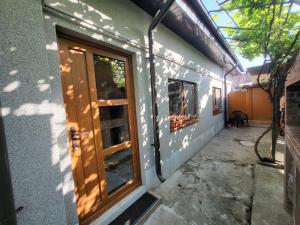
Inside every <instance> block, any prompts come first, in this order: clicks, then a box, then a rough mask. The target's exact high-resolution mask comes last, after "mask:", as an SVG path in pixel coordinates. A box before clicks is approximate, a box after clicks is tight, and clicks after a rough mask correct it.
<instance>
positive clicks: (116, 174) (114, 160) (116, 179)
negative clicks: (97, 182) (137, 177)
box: [105, 148, 133, 194]
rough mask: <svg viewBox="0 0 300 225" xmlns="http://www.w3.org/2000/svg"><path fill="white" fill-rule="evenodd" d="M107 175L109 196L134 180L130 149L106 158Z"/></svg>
mask: <svg viewBox="0 0 300 225" xmlns="http://www.w3.org/2000/svg"><path fill="white" fill-rule="evenodd" d="M105 175H106V181H107V192H108V194H111V193H112V192H114V191H116V190H117V189H118V188H119V187H121V186H123V185H124V184H125V183H126V182H128V181H130V180H132V179H133V165H132V154H131V150H130V149H129V148H127V149H124V150H122V151H118V152H116V153H114V154H112V155H110V156H106V157H105Z"/></svg>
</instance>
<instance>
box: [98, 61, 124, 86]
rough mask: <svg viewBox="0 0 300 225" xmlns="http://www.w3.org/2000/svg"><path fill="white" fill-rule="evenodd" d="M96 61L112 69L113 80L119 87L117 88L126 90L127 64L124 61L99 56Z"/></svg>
mask: <svg viewBox="0 0 300 225" xmlns="http://www.w3.org/2000/svg"><path fill="white" fill-rule="evenodd" d="M96 60H97V61H100V62H102V63H104V65H107V66H108V67H109V68H110V70H111V75H112V80H113V82H114V83H115V84H116V85H117V88H125V86H126V83H125V63H124V62H123V61H121V60H118V59H112V58H108V57H105V56H97V57H96Z"/></svg>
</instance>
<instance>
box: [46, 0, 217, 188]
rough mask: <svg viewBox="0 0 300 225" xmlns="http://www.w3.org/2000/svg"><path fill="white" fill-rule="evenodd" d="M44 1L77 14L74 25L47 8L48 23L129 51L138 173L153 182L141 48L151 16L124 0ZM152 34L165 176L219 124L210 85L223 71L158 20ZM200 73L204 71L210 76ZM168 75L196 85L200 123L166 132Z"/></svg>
mask: <svg viewBox="0 0 300 225" xmlns="http://www.w3.org/2000/svg"><path fill="white" fill-rule="evenodd" d="M45 2H46V4H47V5H49V6H51V7H53V8H55V9H57V10H59V11H62V12H64V13H66V14H68V15H71V16H72V17H74V18H76V19H79V22H78V21H77V24H76V22H74V21H76V20H74V19H73V23H72V22H70V21H67V19H62V18H58V17H56V16H54V15H52V14H51V13H50V14H47V16H48V18H47V19H46V21H47V22H48V23H49V24H52V25H53V26H60V27H65V28H67V29H70V30H73V31H76V32H79V33H81V34H84V35H87V36H88V37H91V38H93V39H95V40H98V41H99V43H100V44H104V45H107V46H109V47H113V48H117V49H119V50H121V51H125V52H128V53H130V54H132V56H133V60H134V62H135V63H134V68H133V69H134V81H135V95H136V100H137V101H136V102H137V105H136V109H137V120H138V134H139V151H140V156H141V167H142V172H143V173H142V175H143V177H144V184H146V185H147V186H148V187H153V186H155V185H157V184H158V181H157V179H156V176H155V169H154V153H153V147H152V146H151V143H152V127H151V124H152V122H151V96H150V89H149V87H150V81H149V71H148V70H149V69H148V60H147V59H146V56H147V52H146V51H145V49H144V48H143V46H147V44H148V40H147V28H148V26H149V24H150V23H151V20H152V17H150V16H149V15H148V14H147V13H145V12H144V11H143V10H142V9H140V8H139V7H137V6H136V5H135V4H134V3H132V2H130V1H128V0H126V1H124V0H122V1H121V0H115V1H108V0H101V1H95V0H85V1H69V0H61V1H56V0H46V1H45ZM117 9H120V10H117ZM124 39H126V40H128V42H126V41H124ZM154 39H155V51H156V53H157V55H158V56H159V57H157V59H156V70H157V90H158V98H159V110H158V111H159V120H160V127H161V129H160V138H161V142H162V148H161V149H162V150H161V151H162V152H161V154H162V165H163V172H164V175H165V176H166V177H167V176H169V175H170V174H172V172H174V171H175V170H176V169H177V168H178V167H179V166H180V165H181V164H182V163H183V162H184V161H185V160H187V159H188V158H189V157H190V156H191V155H193V154H195V153H196V152H197V151H199V149H200V148H201V146H203V145H204V144H206V143H207V142H208V141H209V140H210V139H211V138H212V137H213V136H214V135H215V134H216V133H218V132H219V131H220V130H221V129H222V128H223V114H219V115H217V116H213V114H212V97H211V94H212V93H211V91H212V90H211V89H212V86H216V87H221V88H222V85H223V84H222V76H223V70H222V68H221V67H219V66H217V65H216V64H215V63H214V62H212V61H211V60H209V59H208V58H207V57H205V56H204V55H203V54H202V53H200V52H199V51H197V50H196V49H195V48H193V47H192V46H191V45H190V44H188V43H187V42H186V41H184V40H183V39H181V38H179V37H178V36H176V35H175V34H174V33H173V32H171V31H170V30H169V29H167V28H166V27H164V26H163V25H159V26H158V28H157V30H156V32H155V37H154ZM132 43H133V44H132ZM166 58H168V60H167V59H166ZM170 59H171V60H170ZM180 64H185V65H189V66H191V67H194V68H197V69H199V70H200V71H201V72H195V71H193V70H190V69H188V68H186V67H183V66H181V65H180ZM205 75H209V76H210V78H209V77H207V76H205ZM212 77H213V78H214V79H212ZM168 78H177V79H182V80H188V81H193V82H196V83H197V84H198V86H197V87H198V93H197V96H198V114H199V118H200V122H198V123H196V124H194V125H192V126H189V127H186V128H184V129H181V130H179V131H178V132H175V133H170V132H169V119H168V116H169V108H168V93H167V90H168V88H167V80H168ZM145 90H147V91H145ZM174 160H175V161H174Z"/></svg>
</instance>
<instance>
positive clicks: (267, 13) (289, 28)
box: [223, 0, 300, 61]
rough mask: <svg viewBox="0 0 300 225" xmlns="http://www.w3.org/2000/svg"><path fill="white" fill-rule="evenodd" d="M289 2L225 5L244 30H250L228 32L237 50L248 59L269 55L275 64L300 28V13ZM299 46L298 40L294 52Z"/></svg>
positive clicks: (240, 0)
mask: <svg viewBox="0 0 300 225" xmlns="http://www.w3.org/2000/svg"><path fill="white" fill-rule="evenodd" d="M288 2H289V1H287V0H231V1H228V2H226V3H225V4H224V6H223V7H224V8H225V9H229V8H231V9H232V8H239V9H236V10H230V11H229V12H230V14H231V15H232V17H233V18H234V19H235V21H236V22H237V24H238V25H239V26H240V27H241V28H250V29H248V30H240V29H239V30H234V29H225V30H224V31H225V32H226V33H227V34H228V36H229V37H231V38H233V39H234V40H235V42H236V43H234V45H235V46H237V47H236V50H237V51H238V52H239V53H240V54H241V55H242V56H243V57H245V58H248V59H249V60H252V59H253V58H254V57H256V56H264V54H265V52H267V56H269V57H270V59H271V60H272V61H274V60H277V59H280V58H281V57H282V56H283V55H284V53H286V52H287V51H288V50H289V48H290V46H291V44H292V42H293V41H294V38H295V36H296V33H297V32H298V30H299V29H300V10H299V8H300V7H299V6H297V5H296V4H295V3H294V4H291V3H288ZM299 47H300V42H299V40H298V41H297V42H296V44H295V45H294V47H293V49H292V51H290V52H293V50H296V49H297V48H299Z"/></svg>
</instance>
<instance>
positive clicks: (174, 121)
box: [170, 114, 177, 130]
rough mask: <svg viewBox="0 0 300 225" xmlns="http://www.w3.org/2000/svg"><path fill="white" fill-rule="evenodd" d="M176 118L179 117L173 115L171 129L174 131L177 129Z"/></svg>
mask: <svg viewBox="0 0 300 225" xmlns="http://www.w3.org/2000/svg"><path fill="white" fill-rule="evenodd" d="M176 117H177V115H175V114H174V115H171V116H170V129H171V130H174V129H175V128H176Z"/></svg>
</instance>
